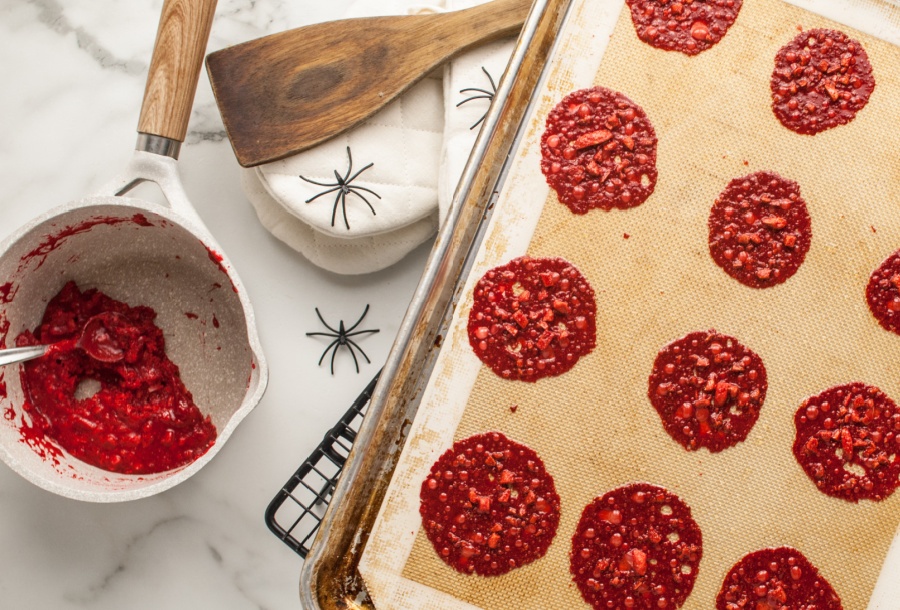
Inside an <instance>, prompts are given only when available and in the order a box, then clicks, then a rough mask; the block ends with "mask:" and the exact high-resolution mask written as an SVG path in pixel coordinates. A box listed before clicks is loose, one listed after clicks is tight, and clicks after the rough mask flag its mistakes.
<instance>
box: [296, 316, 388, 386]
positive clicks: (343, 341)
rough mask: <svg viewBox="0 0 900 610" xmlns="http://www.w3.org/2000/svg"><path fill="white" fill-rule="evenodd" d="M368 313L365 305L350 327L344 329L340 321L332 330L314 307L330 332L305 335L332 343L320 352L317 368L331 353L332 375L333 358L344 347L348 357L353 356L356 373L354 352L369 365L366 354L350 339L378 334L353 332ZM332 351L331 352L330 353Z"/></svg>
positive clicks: (356, 361) (357, 370)
mask: <svg viewBox="0 0 900 610" xmlns="http://www.w3.org/2000/svg"><path fill="white" fill-rule="evenodd" d="M367 313H369V306H368V305H366V308H365V310H363V312H362V315H361V316H359V320H357V321H356V323H355V324H354V325H353V326H351V327H350V328H344V321H343V320H341V321H340V324H338V327H337V328H332V327H331V326H330V325H329V324H328V322H326V321H325V318H323V317H322V314H321V313H319V308H318V307H316V315H317V316H319V321H321V322H322V324H324V325H325V328H327V329H328V330H330V331H331V332H327V333H326V332H318V333H306V336H307V337H329V338H333V339H334V341H332V342H331V343H329V344H328V347H326V348H325V351H324V352H322V357H321V358H319V366H322V361H323V360H325V356H327V355H328V352H331V374H332V375H334V357H335V356H336V355H337V353H338V350H339V349H340V348H342V347H346V348H347V351H349V352H350V355H351V356H353V363H354V364H355V365H356V372H357V373H359V360H357V358H356V352H355V351H354V350H359V353H360V354H362V357H363V358H365V359H366V362H368V363H370V364H371V362H372V361H371V360H369V357H368V356H367V355H366V352H364V351H363V349H362V348H361V347H360V346H359V345H358V344H357V343H356V341H354V340H353V339H351V337H357V336H359V335H368V334H375V333H377V332H379V329H377V328H376V329H371V330H355V329H356V327H357V326H359V324H360V322H362V321H363V318H365V317H366V314H367ZM332 350H333V351H332Z"/></svg>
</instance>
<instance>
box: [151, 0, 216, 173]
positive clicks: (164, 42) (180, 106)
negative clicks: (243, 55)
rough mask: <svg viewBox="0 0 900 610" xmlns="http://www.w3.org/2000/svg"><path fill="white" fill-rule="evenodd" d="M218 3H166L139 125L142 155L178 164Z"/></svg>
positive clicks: (203, 0)
mask: <svg viewBox="0 0 900 610" xmlns="http://www.w3.org/2000/svg"><path fill="white" fill-rule="evenodd" d="M216 1H217V0H165V3H164V5H163V9H162V16H161V17H160V20H159V29H158V30H157V33H156V43H155V45H154V47H153V58H152V59H151V60H150V71H149V74H148V75H147V86H146V89H145V90H144V101H143V104H142V105H141V116H140V119H139V120H138V133H139V134H140V136H139V137H138V150H144V151H147V152H154V153H157V154H163V155H166V156H169V157H172V158H174V159H177V158H178V152H179V149H180V144H181V143H182V142H184V138H185V135H186V134H187V127H188V120H189V119H190V116H191V107H192V106H193V104H194V94H195V93H196V91H197V81H198V80H199V79H200V68H201V67H202V65H203V58H204V55H205V54H206V43H207V41H208V40H209V31H210V28H211V27H212V21H213V14H214V13H215V10H216Z"/></svg>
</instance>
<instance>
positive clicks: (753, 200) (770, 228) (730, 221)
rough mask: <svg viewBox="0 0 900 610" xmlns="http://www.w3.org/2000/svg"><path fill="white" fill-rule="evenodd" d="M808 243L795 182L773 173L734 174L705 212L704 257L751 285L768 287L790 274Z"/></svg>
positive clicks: (808, 231) (806, 220)
mask: <svg viewBox="0 0 900 610" xmlns="http://www.w3.org/2000/svg"><path fill="white" fill-rule="evenodd" d="M811 242H812V228H811V227H810V219H809V212H808V211H807V210H806V202H805V201H804V200H803V198H802V197H801V196H800V186H799V185H798V184H797V183H796V182H794V181H793V180H788V179H786V178H782V177H781V176H779V175H778V174H776V173H774V172H756V173H754V174H750V175H748V176H744V177H742V178H735V179H734V180H732V181H731V182H729V183H728V186H726V187H725V190H724V191H722V193H721V194H720V195H719V198H718V199H716V202H715V203H714V204H713V206H712V209H711V210H710V212H709V253H710V255H711V256H712V258H713V260H714V261H715V262H716V264H717V265H718V266H719V267H721V268H722V269H724V270H725V273H727V274H728V275H730V276H731V277H733V278H734V279H736V280H737V281H739V282H740V283H742V284H744V285H745V286H750V287H751V288H768V287H770V286H774V285H776V284H780V283H782V282H784V281H785V280H787V279H788V278H789V277H791V276H792V275H794V274H795V273H796V272H797V269H799V268H800V265H801V264H803V260H804V259H805V258H806V252H807V251H808V250H809V246H810V243H811Z"/></svg>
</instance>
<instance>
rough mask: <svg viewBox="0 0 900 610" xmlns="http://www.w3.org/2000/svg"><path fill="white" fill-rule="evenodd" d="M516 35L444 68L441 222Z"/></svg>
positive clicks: (456, 3)
mask: <svg viewBox="0 0 900 610" xmlns="http://www.w3.org/2000/svg"><path fill="white" fill-rule="evenodd" d="M445 1H446V7H447V10H452V11H455V10H462V9H467V8H471V7H473V6H476V5H478V4H484V2H485V0H445ZM515 43H516V39H515V37H513V38H510V39H508V40H498V41H496V42H491V43H488V44H485V45H483V46H480V47H478V48H476V49H473V50H471V51H469V52H467V53H463V54H462V55H460V56H458V57H456V58H455V59H454V60H453V61H451V62H450V63H448V64H447V65H446V66H445V67H444V141H443V148H442V150H441V171H440V176H439V178H438V205H439V208H440V223H441V224H443V223H444V219H445V218H446V217H447V210H448V209H449V207H450V203H451V201H452V200H453V194H454V193H455V192H456V187H457V184H458V183H459V179H460V177H461V176H462V172H463V169H465V166H466V161H468V159H469V153H471V152H472V145H473V144H475V138H476V137H477V136H478V131H479V129H481V124H482V121H483V118H484V115H485V113H486V112H487V111H488V108H489V107H490V105H491V100H492V99H493V93H494V90H495V89H496V85H497V84H498V83H499V82H500V78H501V77H502V76H503V73H504V72H505V71H506V66H507V64H508V63H509V58H510V56H511V55H512V52H513V48H514V47H515Z"/></svg>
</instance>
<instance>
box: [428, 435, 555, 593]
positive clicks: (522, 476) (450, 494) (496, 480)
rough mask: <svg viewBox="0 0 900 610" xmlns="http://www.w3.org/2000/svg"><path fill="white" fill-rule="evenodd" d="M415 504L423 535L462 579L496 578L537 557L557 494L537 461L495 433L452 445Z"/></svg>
mask: <svg viewBox="0 0 900 610" xmlns="http://www.w3.org/2000/svg"><path fill="white" fill-rule="evenodd" d="M420 499H421V504H420V506H419V513H420V514H421V515H422V527H423V529H424V530H425V535H426V536H428V539H429V540H430V541H431V544H432V545H434V550H435V551H437V554H438V556H439V557H440V558H441V559H442V560H443V561H444V563H446V564H447V565H449V566H450V567H452V568H453V569H455V570H457V571H459V572H462V573H464V574H471V573H473V572H474V573H476V574H480V575H482V576H497V575H499V574H505V573H506V572H509V571H510V570H512V569H513V568H517V567H520V566H523V565H525V564H527V563H531V562H532V561H534V560H535V559H539V558H540V557H543V556H544V553H546V552H547V548H548V547H549V546H550V542H552V541H553V537H554V536H555V535H556V528H557V526H558V525H559V495H557V493H556V487H555V486H554V485H553V477H551V476H550V474H549V473H548V472H547V470H546V469H545V468H544V463H543V462H542V461H541V459H540V458H539V457H538V455H537V454H536V453H535V452H534V451H533V450H532V449H530V448H528V447H526V446H525V445H520V444H519V443H517V442H515V441H512V440H510V439H508V438H506V437H505V436H503V435H502V434H500V433H499V432H488V433H485V434H477V435H475V436H470V437H469V438H466V439H463V440H460V441H457V442H455V443H453V448H452V449H448V450H447V451H446V452H445V453H444V454H443V455H442V456H441V457H440V458H439V459H438V460H437V461H436V462H435V463H434V465H433V466H432V467H431V472H430V473H429V474H428V477H427V478H426V479H425V481H423V482H422V491H421V493H420Z"/></svg>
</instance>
